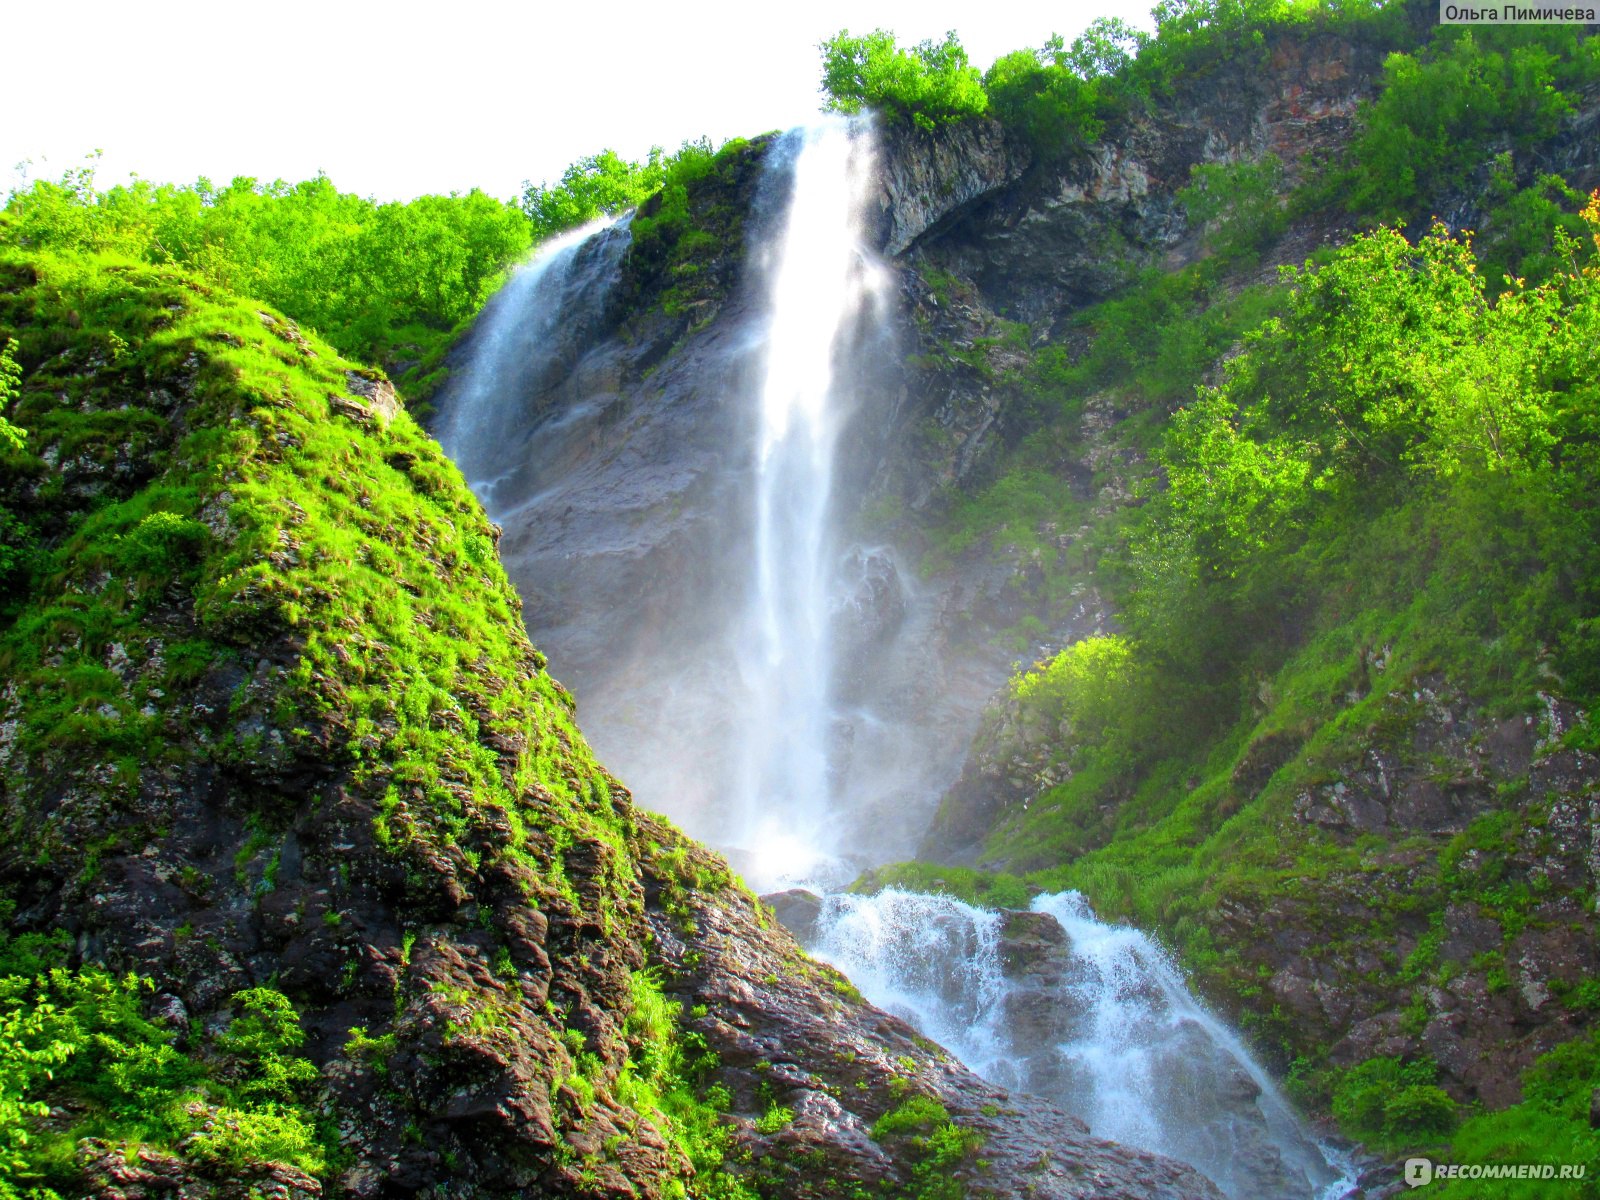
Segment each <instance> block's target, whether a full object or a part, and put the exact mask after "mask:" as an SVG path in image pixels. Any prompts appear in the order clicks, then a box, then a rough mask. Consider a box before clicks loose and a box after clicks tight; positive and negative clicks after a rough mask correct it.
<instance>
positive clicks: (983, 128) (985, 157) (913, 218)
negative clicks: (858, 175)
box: [874, 120, 1029, 258]
mask: <svg viewBox="0 0 1600 1200" xmlns="http://www.w3.org/2000/svg"><path fill="white" fill-rule="evenodd" d="M1028 157H1029V156H1028V153H1027V151H1026V150H1024V149H1022V148H1020V147H1019V146H1017V145H1016V144H1015V143H1014V142H1012V141H1010V140H1008V139H1007V138H1006V136H1005V131H1004V130H1003V129H1002V128H1001V126H1000V125H999V124H998V123H997V122H994V121H984V120H979V121H963V122H961V123H960V124H958V125H955V126H952V127H949V128H947V129H944V130H941V131H939V132H937V133H935V132H929V131H925V130H922V129H918V128H917V127H916V126H911V127H909V128H898V127H897V128H895V129H892V130H890V131H889V132H888V134H887V136H886V137H885V139H884V145H883V151H882V160H883V161H882V166H881V168H880V170H879V178H880V180H881V187H882V195H881V197H880V199H879V201H878V203H879V212H878V220H877V221H876V226H877V228H876V229H875V230H874V235H875V236H874V240H875V241H876V242H877V244H878V246H879V247H880V248H881V249H882V251H883V253H884V254H885V255H887V256H889V257H890V258H896V257H899V256H900V255H902V254H904V253H905V252H906V251H907V250H909V249H910V248H911V246H912V244H913V243H914V242H916V241H917V240H918V239H919V238H922V237H924V236H928V235H929V234H930V233H931V232H932V231H935V230H937V229H938V228H939V226H940V225H941V224H942V223H943V222H945V221H947V220H949V219H951V218H952V217H953V216H954V215H955V214H957V213H959V212H960V211H961V210H962V209H964V208H965V207H967V206H968V205H969V204H971V203H972V202H973V201H974V200H977V199H978V198H979V197H981V196H987V195H989V194H990V193H991V192H993V191H995V190H996V189H998V188H1001V187H1004V186H1005V185H1007V184H1010V183H1014V182H1016V180H1017V179H1019V178H1020V177H1021V176H1022V173H1023V171H1024V170H1026V169H1027V166H1028Z"/></svg>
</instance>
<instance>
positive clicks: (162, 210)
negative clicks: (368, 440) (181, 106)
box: [3, 166, 531, 368]
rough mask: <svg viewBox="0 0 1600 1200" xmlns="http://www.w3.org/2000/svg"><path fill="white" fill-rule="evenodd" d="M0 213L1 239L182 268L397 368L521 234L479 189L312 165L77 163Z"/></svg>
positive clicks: (457, 312)
mask: <svg viewBox="0 0 1600 1200" xmlns="http://www.w3.org/2000/svg"><path fill="white" fill-rule="evenodd" d="M6 215H7V217H8V221H7V223H6V226H5V228H4V234H3V236H4V237H5V239H6V240H8V241H9V242H10V243H11V244H13V245H15V246H20V247H27V248H31V249H48V250H54V251H79V252H108V251H109V252H116V253H120V254H125V255H128V256H129V257H132V258H136V259H141V260H143V261H145V262H149V263H156V264H173V265H180V266H183V267H187V268H189V269H191V270H194V271H197V272H199V273H200V274H202V275H204V276H205V278H206V279H207V280H209V281H210V282H212V283H214V284H217V285H219V286H221V287H224V288H228V289H230V290H232V291H235V292H238V293H240V294H242V295H247V296H251V297H254V298H256V299H259V300H262V301H265V302H266V303H268V304H271V305H274V306H276V307H278V308H280V309H282V310H283V311H284V312H286V313H288V314H289V315H290V316H292V317H293V318H294V319H295V320H297V321H299V322H301V323H302V324H305V325H308V326H311V327H313V328H315V329H316V330H317V331H318V332H319V333H321V334H322V336H324V337H325V338H327V339H328V341H330V342H331V343H333V344H334V345H335V346H337V347H338V348H339V350H341V351H342V352H344V353H346V354H350V355H355V356H358V357H362V358H366V359H369V360H375V361H382V362H385V363H387V364H389V365H391V366H393V367H397V368H404V367H407V366H411V365H415V364H416V363H418V362H419V361H420V360H422V359H424V358H426V357H427V356H428V355H429V354H430V353H431V352H433V351H436V350H438V349H441V348H442V347H443V346H444V345H445V344H446V343H447V342H448V341H449V339H450V336H451V333H452V331H453V330H454V329H455V328H456V327H457V326H458V325H459V324H460V323H461V322H463V321H465V320H467V319H468V318H470V317H471V316H473V315H474V314H475V313H476V312H477V310H478V308H479V307H480V306H481V305H482V304H483V301H484V300H485V299H486V298H487V297H488V295H489V294H490V292H492V291H493V290H494V288H495V286H496V285H497V284H498V282H499V279H500V272H501V271H502V269H503V268H505V267H506V266H508V265H509V264H510V263H512V262H513V261H515V260H516V259H517V258H518V257H519V256H521V255H522V254H523V253H524V252H525V251H526V250H527V248H528V246H529V244H530V242H531V237H530V232H529V228H528V222H527V221H526V220H525V219H524V217H523V216H522V214H521V213H520V212H519V211H518V210H517V208H516V207H515V206H513V205H510V204H505V203H502V202H501V201H499V200H495V199H494V198H492V197H490V196H487V195H485V194H484V193H482V192H480V191H472V192H469V193H467V194H466V195H464V196H461V195H451V196H421V197H418V198H417V199H416V200H412V201H410V202H409V203H405V204H400V203H388V204H378V203H376V202H374V201H372V200H364V199H362V198H360V197H358V196H355V195H353V194H350V193H342V192H339V191H338V190H337V189H336V188H335V187H334V185H333V183H332V182H331V181H330V180H329V179H327V178H326V177H325V176H320V175H319V176H318V177H317V178H315V179H308V180H305V181H304V182H302V183H296V184H290V183H285V182H283V181H282V180H278V181H276V182H273V183H270V184H263V183H259V182H258V181H257V180H255V179H251V178H248V177H241V178H238V179H235V180H234V181H233V182H232V183H231V184H229V185H228V186H227V187H223V188H218V187H215V186H214V185H213V184H212V183H211V182H210V181H209V180H205V179H202V180H200V181H199V182H197V183H195V184H192V185H189V186H183V187H179V186H173V185H170V184H162V185H159V186H157V185H154V184H151V183H149V182H147V181H145V180H136V181H135V182H133V183H131V184H121V185H118V186H116V187H113V188H110V189H106V190H101V189H99V188H97V187H96V185H95V181H94V171H93V168H92V166H90V167H84V168H81V169H79V170H78V171H73V172H68V173H67V174H66V175H65V176H63V177H62V179H61V180H60V181H59V182H51V181H48V180H37V181H35V182H34V183H33V184H32V186H31V187H29V188H27V189H25V190H21V189H19V190H16V191H13V192H12V193H11V196H10V199H9V202H8V204H7V206H6Z"/></svg>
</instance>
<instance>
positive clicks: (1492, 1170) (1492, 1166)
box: [1405, 1158, 1587, 1188]
mask: <svg viewBox="0 0 1600 1200" xmlns="http://www.w3.org/2000/svg"><path fill="white" fill-rule="evenodd" d="M1586 1169H1587V1164H1586V1163H1444V1162H1434V1161H1433V1160H1432V1159H1431V1158H1408V1159H1406V1165H1405V1181H1406V1183H1407V1185H1409V1186H1410V1187H1414V1188H1418V1187H1424V1186H1426V1185H1427V1184H1430V1183H1432V1182H1433V1181H1434V1180H1436V1179H1529V1180H1546V1179H1549V1180H1556V1179H1563V1180H1568V1181H1571V1180H1575V1179H1582V1178H1583V1175H1584V1171H1585V1170H1586Z"/></svg>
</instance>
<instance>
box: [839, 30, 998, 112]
mask: <svg viewBox="0 0 1600 1200" xmlns="http://www.w3.org/2000/svg"><path fill="white" fill-rule="evenodd" d="M820 48H821V50H822V91H823V93H824V95H826V96H827V104H826V107H827V108H828V109H829V110H831V111H833V112H844V113H853V112H860V111H861V110H863V109H867V108H871V109H877V110H879V111H881V112H883V113H884V114H885V115H886V117H887V118H888V119H889V120H890V121H892V122H896V123H901V124H909V125H915V126H916V127H917V128H919V129H925V130H931V129H934V128H936V127H937V126H939V125H943V124H948V123H949V122H951V121H959V120H961V119H963V118H965V117H974V116H981V115H982V114H983V113H984V112H985V111H986V110H987V109H988V107H989V98H988V96H987V94H986V93H985V92H984V88H983V78H982V76H981V75H980V74H979V72H978V70H977V68H975V67H973V66H971V65H970V64H969V63H968V62H967V52H966V51H965V50H964V49H962V46H961V42H960V41H959V40H958V39H957V38H956V35H955V34H954V33H953V32H952V33H949V34H946V35H945V39H944V41H942V42H934V41H931V40H929V41H924V42H919V43H918V44H917V45H915V46H913V47H911V48H910V49H905V48H902V47H901V46H900V45H899V44H898V43H896V42H895V40H894V34H893V33H890V32H889V31H888V30H885V29H875V30H873V31H872V32H871V33H869V34H866V35H864V36H862V37H852V36H851V35H850V31H849V30H841V31H840V32H839V33H838V34H837V35H835V36H834V37H831V38H829V39H828V40H827V41H825V42H823V43H822V45H821V47H820Z"/></svg>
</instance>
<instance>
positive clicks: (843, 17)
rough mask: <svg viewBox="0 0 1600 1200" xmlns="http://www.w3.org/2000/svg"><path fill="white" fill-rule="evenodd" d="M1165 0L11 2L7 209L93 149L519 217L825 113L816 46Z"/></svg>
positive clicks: (1075, 19)
mask: <svg viewBox="0 0 1600 1200" xmlns="http://www.w3.org/2000/svg"><path fill="white" fill-rule="evenodd" d="M1149 7H1150V0H1132V2H1130V0H1065V2H1063V3H1058V4H1054V5H1043V4H1016V3H1010V2H1008V0H855V2H854V3H841V2H838V0H765V2H763V0H747V2H745V3H738V4H730V3H720V2H719V3H707V4H700V5H693V4H683V3H672V2H670V0H657V2H656V3H648V4H646V3H633V2H630V3H614V4H604V3H596V2H590V3H582V2H579V0H566V2H564V3H561V4H559V5H551V4H548V3H535V2H532V0H526V2H523V3H505V2H501V0H457V2H456V3H453V4H451V3H439V2H437V0H436V2H435V3H432V4H427V5H421V4H412V3H408V2H406V0H392V2H390V3H384V4H378V3H368V2H366V0H322V2H321V3H308V2H306V0H268V2H266V3H245V2H243V0H205V2H203V3H200V2H189V0H147V2H145V3H139V2H138V0H109V2H108V0H89V2H86V0H11V2H10V3H9V4H6V5H4V6H3V8H4V11H3V12H0V40H3V41H4V43H5V44H6V47H7V48H6V53H5V55H4V58H5V62H4V64H3V66H0V95H3V96H4V106H3V111H4V114H5V115H4V117H3V118H0V181H3V187H0V190H5V189H9V188H10V187H13V186H15V185H16V184H17V183H18V182H19V180H20V179H21V178H23V177H24V176H20V175H18V174H17V173H16V172H15V171H14V170H13V164H16V163H20V162H22V161H23V160H25V159H32V160H33V164H32V165H31V166H30V167H28V168H27V173H28V174H29V175H31V176H32V177H33V178H41V177H42V178H57V177H59V176H60V174H61V173H62V172H63V171H64V170H66V169H68V168H69V167H73V166H76V165H78V164H79V162H80V161H81V160H82V157H83V155H84V154H86V153H87V152H89V151H90V150H94V149H101V150H103V151H104V152H105V155H104V158H103V159H102V160H101V164H100V168H99V172H98V180H99V182H100V184H101V185H102V186H107V185H109V184H112V183H117V182H121V181H123V180H125V179H126V177H127V174H128V173H129V172H130V171H133V172H137V173H138V174H139V175H141V176H143V177H144V178H146V179H152V180H156V181H158V182H178V183H190V182H193V181H194V180H195V179H196V178H198V177H199V176H201V175H206V176H209V177H210V178H212V179H213V180H215V181H217V182H219V183H221V182H225V181H227V180H229V179H232V178H233V177H234V176H235V175H254V176H257V177H259V178H261V179H263V180H270V179H275V178H283V179H289V180H298V179H304V178H307V177H309V176H311V175H314V174H315V173H316V172H317V171H319V170H324V171H326V172H327V173H328V174H329V176H331V177H332V179H333V181H334V182H335V183H336V184H337V185H338V186H339V187H340V189H341V190H344V191H354V192H359V193H361V194H362V195H368V196H375V197H377V198H378V199H380V200H390V199H409V198H410V197H412V196H416V195H419V194H421V193H424V192H448V191H465V190H467V189H469V188H472V187H481V188H483V189H484V190H486V191H488V192H490V193H492V194H494V195H497V196H501V197H510V196H512V195H514V194H516V193H517V192H519V191H520V189H521V184H522V181H523V180H524V179H533V180H534V181H536V182H537V181H540V180H544V179H554V178H556V177H558V176H559V175H560V173H561V171H562V170H563V169H564V168H565V166H566V165H567V164H568V163H569V162H571V161H572V160H573V159H575V158H579V157H581V156H583V155H585V154H590V153H593V152H594V151H596V150H598V149H600V148H602V147H605V146H610V147H612V148H614V149H616V150H617V151H619V152H621V153H622V154H624V155H626V156H628V157H638V156H641V155H642V154H644V153H645V152H646V151H647V150H648V149H649V147H650V146H651V145H652V144H661V145H664V146H667V147H668V148H669V149H671V148H676V147H677V146H678V145H679V144H680V143H681V142H682V141H683V140H684V139H686V138H693V137H698V136H700V135H701V134H707V135H709V136H710V137H711V138H712V139H713V140H714V141H719V142H720V141H722V140H724V139H726V138H729V137H734V136H743V135H750V134H756V133H760V132H763V131H765V130H768V129H777V128H788V127H790V126H793V125H796V124H799V123H801V122H803V121H805V120H806V119H807V118H808V117H810V116H811V115H812V114H814V113H815V112H816V111H817V108H818V104H819V98H818V95H817V83H818V79H819V77H820V69H819V57H818V53H817V49H816V47H817V43H818V42H819V41H821V40H822V39H823V38H825V37H829V36H831V35H833V34H834V33H836V32H838V31H839V30H840V29H842V28H848V29H850V31H851V32H853V33H865V32H867V31H868V30H871V29H873V28H878V27H882V28H886V29H892V30H893V31H894V32H895V34H896V35H897V36H898V37H899V39H900V40H901V41H902V42H904V43H910V42H915V41H919V40H921V39H923V38H927V37H940V36H942V35H943V34H944V32H945V31H946V30H948V29H954V30H956V31H957V32H958V33H959V34H960V36H961V40H962V43H963V44H964V45H965V46H966V47H967V50H968V52H969V53H970V55H971V57H972V60H973V62H974V63H975V64H976V65H977V66H979V67H980V68H981V67H987V66H988V65H989V63H990V62H992V61H993V60H994V59H995V58H996V57H998V56H999V55H1001V54H1004V53H1006V52H1008V51H1010V50H1015V49H1019V48H1021V47H1024V46H1037V45H1039V44H1040V43H1042V42H1043V41H1044V39H1045V38H1047V37H1049V36H1050V34H1051V33H1052V32H1058V33H1061V34H1063V35H1065V36H1066V37H1067V39H1068V40H1069V41H1070V40H1071V39H1072V37H1073V36H1074V35H1076V34H1077V33H1078V32H1079V31H1080V30H1081V29H1082V28H1083V27H1084V26H1085V25H1087V24H1088V23H1089V21H1091V20H1092V19H1094V18H1095V17H1097V16H1102V15H1110V14H1116V15H1121V16H1123V17H1125V18H1126V19H1128V20H1130V21H1135V22H1137V23H1138V24H1140V25H1141V26H1145V27H1149V25H1150V21H1149V17H1148V9H1149Z"/></svg>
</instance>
